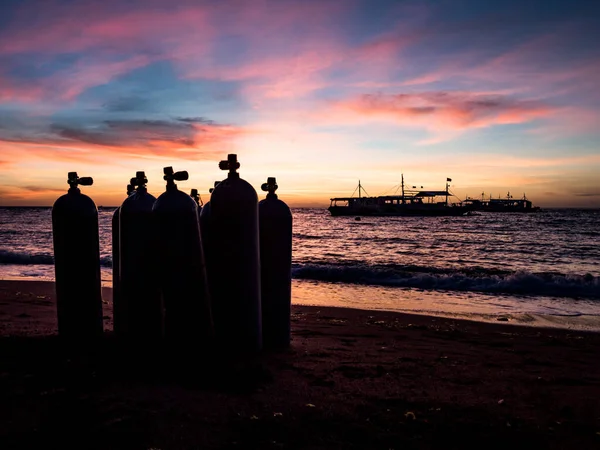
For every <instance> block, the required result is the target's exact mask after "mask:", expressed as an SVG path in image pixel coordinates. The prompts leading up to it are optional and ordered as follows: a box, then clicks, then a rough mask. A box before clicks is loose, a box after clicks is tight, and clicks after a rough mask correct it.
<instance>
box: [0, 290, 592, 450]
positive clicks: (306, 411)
mask: <svg viewBox="0 0 600 450" xmlns="http://www.w3.org/2000/svg"><path fill="white" fill-rule="evenodd" d="M104 295H105V299H106V303H105V304H104V307H105V325H106V326H105V329H106V330H107V332H106V337H105V339H104V341H103V342H102V343H101V345H100V346H99V347H98V348H95V349H94V350H93V351H92V350H90V351H88V352H87V353H85V354H69V353H68V352H67V351H66V350H65V349H64V348H62V347H61V346H60V343H59V342H58V339H57V337H56V319H55V316H56V313H55V304H54V292H53V284H52V283H46V282H16V281H0V335H1V336H2V337H1V338H0V448H2V449H10V448H40V447H44V448H61V447H67V446H77V447H79V448H129V449H137V448H140V449H149V448H157V449H163V450H165V449H179V448H315V449H316V448H319V449H320V448H323V449H326V448H327V449H329V448H369V449H390V448H395V449H399V448H441V447H443V448H467V447H468V446H469V445H484V446H485V448H498V449H500V448H502V449H506V448H507V446H516V448H525V447H530V448H556V449H559V448H577V449H587V448H590V449H591V448H599V447H600V400H599V399H600V362H599V359H600V358H598V349H599V348H600V334H597V333H586V332H580V331H570V330H559V329H550V328H539V327H537V328H533V327H526V326H518V327H517V326H507V325H505V324H489V323H479V322H474V321H461V320H454V319H447V318H439V317H430V316H424V315H410V314H401V313H391V312H380V311H377V312H375V311H363V310H355V309H344V308H327V307H307V306H295V307H294V308H293V317H292V326H293V342H292V346H291V348H290V349H289V350H287V351H285V352H281V353H272V354H264V355H261V356H260V357H257V358H255V359H254V360H251V361H245V362H244V363H243V364H242V363H232V362H231V361H228V360H227V358H226V355H220V358H218V359H215V358H214V357H211V358H209V357H206V356H204V355H202V354H200V352H197V353H194V352H193V351H190V353H189V364H188V365H187V366H186V367H185V368H181V367H180V368H179V369H177V368H176V366H174V365H173V364H172V363H171V361H168V360H167V359H166V358H165V357H164V356H162V357H161V356H160V355H155V356H156V357H155V358H154V359H153V360H152V361H147V360H141V359H135V358H132V357H131V355H127V354H124V353H123V351H122V348H121V347H120V346H119V345H117V344H116V343H115V342H114V340H113V338H112V335H111V332H110V329H111V328H112V318H111V309H112V305H111V303H110V290H109V289H106V290H105V291H104Z"/></svg>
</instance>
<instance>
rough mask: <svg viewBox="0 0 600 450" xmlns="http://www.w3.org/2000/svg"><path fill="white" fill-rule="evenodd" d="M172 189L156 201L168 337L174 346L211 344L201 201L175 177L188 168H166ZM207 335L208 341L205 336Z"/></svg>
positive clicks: (159, 278)
mask: <svg viewBox="0 0 600 450" xmlns="http://www.w3.org/2000/svg"><path fill="white" fill-rule="evenodd" d="M164 174H165V176H164V179H165V180H166V182H167V186H166V191H165V192H164V193H162V194H161V195H160V196H159V197H158V198H157V199H156V201H155V202H154V205H153V206H152V215H153V217H154V221H155V224H156V235H157V239H158V240H157V251H158V262H157V268H158V275H157V281H159V283H160V289H161V295H162V300H163V306H164V333H165V340H166V341H167V342H168V343H169V344H171V345H172V346H173V348H182V349H185V348H188V346H193V347H195V348H197V347H198V345H203V344H208V342H207V341H208V340H210V338H211V337H212V335H213V325H212V317H211V311H210V298H209V295H208V287H207V282H206V271H205V267H204V256H203V254H202V244H201V241H200V230H199V226H198V207H197V205H196V202H195V201H194V200H193V199H192V198H191V197H190V196H189V195H187V194H185V193H184V192H182V191H180V190H178V189H177V185H176V184H175V181H183V180H187V179H188V173H187V172H173V168H172V167H165V168H164ZM203 341H204V342H203Z"/></svg>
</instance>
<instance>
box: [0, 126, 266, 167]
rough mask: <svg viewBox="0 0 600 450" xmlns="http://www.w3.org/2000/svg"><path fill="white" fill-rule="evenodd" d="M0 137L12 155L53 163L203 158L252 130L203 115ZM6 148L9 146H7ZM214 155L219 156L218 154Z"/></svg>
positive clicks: (66, 127)
mask: <svg viewBox="0 0 600 450" xmlns="http://www.w3.org/2000/svg"><path fill="white" fill-rule="evenodd" d="M33 131H34V132H33V133H32V134H29V135H28V134H21V135H16V136H14V137H11V136H2V133H0V143H2V142H4V143H5V144H6V145H10V146H11V149H12V150H10V151H11V153H12V154H13V156H15V157H16V156H17V153H18V152H20V151H21V152H22V151H26V152H27V153H28V155H29V156H36V157H39V158H44V159H50V160H52V161H68V162H72V161H81V162H87V163H100V164H103V163H105V162H106V157H107V156H114V155H115V154H118V155H119V156H120V157H126V156H134V157H142V158H173V157H177V158H180V159H186V160H206V159H215V158H217V157H220V156H221V155H222V153H223V151H224V149H226V148H227V147H228V146H230V145H231V143H232V142H233V141H235V140H236V139H238V138H240V137H242V136H244V135H247V134H249V133H252V132H255V131H252V130H250V129H248V128H244V127H238V126H233V125H226V124H217V123H214V122H212V121H210V120H206V119H203V118H201V117H191V118H190V117H179V118H174V119H172V120H105V121H103V122H102V123H99V124H98V123H94V124H90V126H76V125H69V124H57V123H55V124H52V125H50V127H49V129H48V130H45V133H40V132H39V131H38V130H33ZM7 150H8V149H7ZM217 155H218V156H217Z"/></svg>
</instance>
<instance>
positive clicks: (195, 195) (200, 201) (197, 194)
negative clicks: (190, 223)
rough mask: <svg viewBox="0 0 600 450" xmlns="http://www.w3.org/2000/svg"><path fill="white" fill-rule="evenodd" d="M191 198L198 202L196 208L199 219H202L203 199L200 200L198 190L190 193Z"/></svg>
mask: <svg viewBox="0 0 600 450" xmlns="http://www.w3.org/2000/svg"><path fill="white" fill-rule="evenodd" d="M190 197H192V198H193V199H194V201H195V202H196V206H198V217H200V211H202V199H201V198H200V194H199V193H198V189H192V190H191V191H190ZM198 220H199V219H198Z"/></svg>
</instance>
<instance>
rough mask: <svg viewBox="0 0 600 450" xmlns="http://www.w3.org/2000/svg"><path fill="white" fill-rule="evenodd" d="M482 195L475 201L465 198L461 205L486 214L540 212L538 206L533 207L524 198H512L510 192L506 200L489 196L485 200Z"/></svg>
mask: <svg viewBox="0 0 600 450" xmlns="http://www.w3.org/2000/svg"><path fill="white" fill-rule="evenodd" d="M483 196H484V194H481V199H475V198H471V197H467V198H466V199H465V200H464V201H463V204H464V205H466V206H467V207H468V208H469V209H470V210H471V211H486V212H539V211H541V209H540V207H539V206H533V204H532V203H531V201H530V200H528V199H527V197H525V194H523V198H513V196H512V195H510V192H509V193H508V194H507V195H506V198H492V196H491V195H490V198H489V199H485V198H484V197H483Z"/></svg>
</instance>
